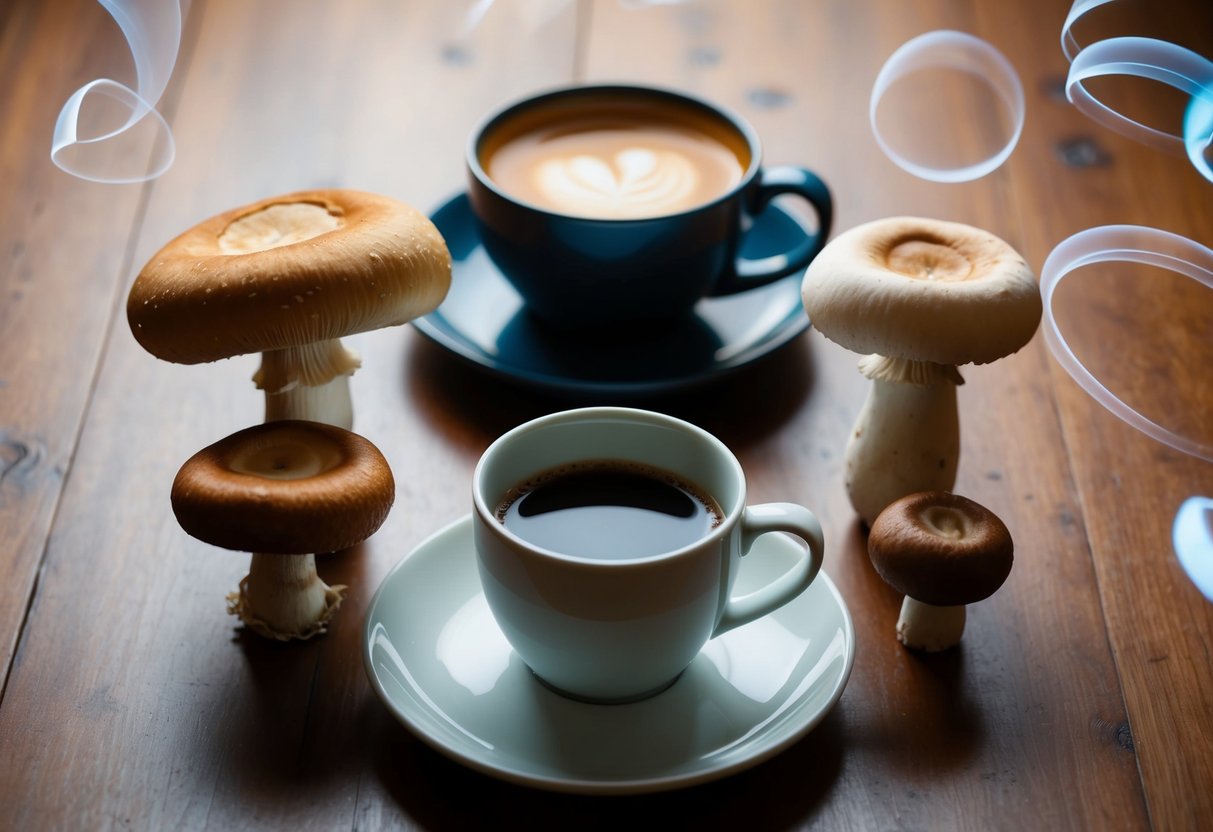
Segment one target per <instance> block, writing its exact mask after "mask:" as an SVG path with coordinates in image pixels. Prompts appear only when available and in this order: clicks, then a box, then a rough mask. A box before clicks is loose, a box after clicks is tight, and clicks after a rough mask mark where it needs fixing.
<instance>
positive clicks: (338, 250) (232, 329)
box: [126, 190, 451, 364]
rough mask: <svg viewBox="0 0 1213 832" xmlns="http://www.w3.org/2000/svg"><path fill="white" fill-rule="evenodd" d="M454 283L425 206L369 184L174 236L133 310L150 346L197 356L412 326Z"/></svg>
mask: <svg viewBox="0 0 1213 832" xmlns="http://www.w3.org/2000/svg"><path fill="white" fill-rule="evenodd" d="M450 284H451V256H450V252H448V251H447V248H446V244H445V242H443V239H442V236H441V235H440V234H439V233H438V230H437V229H436V228H435V227H434V225H433V223H431V222H430V221H429V219H428V218H426V217H425V215H424V214H421V213H420V212H418V211H416V210H414V209H413V208H410V207H409V206H407V205H405V204H403V203H401V202H397V201H396V200H394V199H391V198H389V197H385V196H378V195H376V194H368V193H363V192H361V191H349V190H321V191H302V192H299V193H294V194H287V195H285V196H279V197H273V198H271V199H265V200H262V201H260V202H255V203H253V204H252V205H246V206H244V207H242V208H236V209H235V210H232V211H228V212H226V213H223V214H220V215H218V216H216V217H212V218H211V219H209V220H206V221H204V222H202V223H200V224H198V225H196V226H195V227H194V228H191V229H190V230H189V231H186V232H185V233H184V234H182V235H181V236H179V237H177V238H176V239H175V240H173V241H172V242H170V243H169V244H168V245H166V246H165V247H164V248H162V249H161V250H160V251H159V252H157V253H156V255H155V256H154V257H152V258H151V260H149V261H148V263H147V265H145V266H144V267H143V270H142V271H141V272H140V273H139V276H138V277H137V278H136V279H135V282H134V285H132V286H131V291H130V295H129V296H128V298H127V305H126V312H127V319H128V321H129V323H130V326H131V332H132V333H133V334H134V336H135V340H137V341H138V342H139V343H140V344H141V345H142V346H143V348H144V349H146V350H147V351H148V352H150V353H152V354H153V355H155V356H156V357H158V358H162V359H164V360H165V361H174V362H177V363H179V364H197V363H200V362H204V361H215V360H218V359H220V358H230V357H232V356H234V355H245V354H247V353H256V352H265V351H267V350H277V349H284V348H287V347H297V346H302V345H304V344H311V343H315V342H317V341H327V340H332V339H334V338H340V337H342V336H345V335H351V334H353V333H356V332H364V331H367V330H372V329H379V328H381V327H385V326H395V325H398V324H403V323H407V322H408V321H410V320H412V319H413V318H416V317H417V316H419V315H424V314H426V313H428V312H431V311H433V310H434V309H435V308H436V307H437V306H438V304H439V303H441V302H442V300H443V298H444V297H445V296H446V293H447V290H448V289H449V288H450Z"/></svg>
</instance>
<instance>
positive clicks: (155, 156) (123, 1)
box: [51, 0, 187, 183]
mask: <svg viewBox="0 0 1213 832" xmlns="http://www.w3.org/2000/svg"><path fill="white" fill-rule="evenodd" d="M98 2H100V4H101V6H102V7H103V8H104V9H105V10H106V11H107V12H109V14H110V15H111V16H112V17H113V18H114V22H115V23H117V24H118V28H119V29H120V30H121V31H122V35H123V37H125V38H126V41H127V45H128V46H129V47H130V50H131V56H132V57H133V58H134V63H135V78H136V84H135V86H136V89H134V90H132V89H131V88H130V87H128V86H126V85H125V84H122V83H119V82H118V81H114V80H111V79H109V78H98V79H96V80H94V81H90V82H89V83H87V84H85V85H84V86H82V87H81V88H80V89H78V90H76V92H74V93H73V94H72V95H71V97H70V98H68V100H67V102H66V103H64V105H63V108H62V109H61V110H60V111H59V118H58V120H57V121H56V122H55V131H54V135H53V138H52V140H51V160H52V161H53V162H54V163H55V164H56V165H58V166H59V167H60V168H62V169H63V170H64V171H66V172H67V173H70V174H72V175H73V176H78V177H80V178H81V179H87V180H89V181H92V182H105V183H127V182H144V181H147V180H149V179H154V178H156V177H157V176H159V175H160V174H162V173H164V172H165V171H166V170H168V168H169V166H170V165H172V163H173V157H174V155H175V146H174V144H173V134H172V131H171V130H170V129H169V126H168V123H167V122H166V121H165V120H164V118H163V117H162V116H161V115H160V113H158V112H157V111H156V109H155V107H156V103H157V102H158V101H159V100H160V96H161V95H163V94H164V89H165V87H166V86H168V81H169V77H170V76H171V75H172V72H173V66H174V64H175V63H176V61H177V50H178V48H179V46H180V44H181V21H182V18H183V13H184V12H183V6H185V5H187V2H184V1H183V2H181V3H179V2H177V0H98Z"/></svg>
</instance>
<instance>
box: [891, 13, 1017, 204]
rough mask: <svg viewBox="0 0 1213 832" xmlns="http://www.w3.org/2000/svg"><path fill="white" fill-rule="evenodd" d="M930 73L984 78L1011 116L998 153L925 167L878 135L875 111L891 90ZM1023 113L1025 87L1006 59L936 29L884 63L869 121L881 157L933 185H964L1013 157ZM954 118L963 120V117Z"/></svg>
mask: <svg viewBox="0 0 1213 832" xmlns="http://www.w3.org/2000/svg"><path fill="white" fill-rule="evenodd" d="M929 69H943V70H949V71H953V72H964V73H968V74H970V75H973V76H976V77H978V78H980V79H982V80H983V81H984V82H985V83H986V84H988V85H989V86H990V87H991V88H992V90H993V91H994V92H995V93H997V94H998V96H999V98H1000V99H1001V100H1002V103H1003V104H1004V105H1005V106H1006V108H1007V111H1008V113H1009V114H1010V125H1011V129H1010V132H1009V133H1008V135H1007V139H1006V141H1005V142H1004V143H1003V144H1002V146H1001V147H1000V148H999V149H998V150H997V151H996V152H994V153H993V154H991V155H990V156H988V157H987V158H985V159H981V160H980V161H978V162H975V163H972V164H958V165H955V166H951V167H940V166H936V165H926V164H921V163H919V162H916V161H915V160H913V159H911V158H910V157H909V156H908V155H907V154H906V153H903V152H901V151H900V150H899V149H898V148H896V147H894V146H893V143H891V142H890V141H889V140H888V139H887V138H886V137H885V136H884V135H883V134H882V133H881V131H880V127H879V124H878V120H877V109H878V107H879V105H880V101H881V99H882V98H883V97H884V95H885V93H886V92H888V90H889V87H891V86H892V85H893V84H894V83H896V82H897V81H898V80H900V79H902V78H904V77H906V76H908V75H911V74H913V73H916V72H920V71H923V70H929ZM1024 110H1025V104H1024V95H1023V85H1022V84H1021V83H1020V80H1019V75H1018V74H1017V73H1016V72H1015V67H1013V66H1012V65H1011V62H1010V61H1009V60H1007V58H1006V56H1004V55H1003V54H1002V53H1001V52H999V51H998V50H997V49H995V48H994V47H993V46H991V45H990V44H989V43H987V42H986V41H984V40H982V39H980V38H978V37H975V36H973V35H970V34H968V33H966V32H957V31H952V30H949V29H940V30H937V31H933V32H926V33H924V34H921V35H918V36H917V37H915V38H912V39H910V40H908V41H906V42H905V43H903V44H902V45H901V46H899V47H898V48H897V50H896V51H895V52H894V53H893V54H892V55H890V56H889V59H888V60H887V61H885V63H884V66H882V67H881V68H880V72H879V73H878V74H877V76H876V81H875V83H873V85H872V94H871V97H870V99H869V101H868V123H869V125H870V126H871V128H872V134H873V136H875V138H876V143H877V144H878V145H880V149H881V150H882V151H884V154H885V156H887V157H888V158H889V159H890V160H892V161H893V163H894V164H896V165H897V166H898V167H900V168H901V169H902V170H904V171H906V172H907V173H911V174H913V175H915V176H917V177H919V178H920V179H927V180H930V181H932V182H967V181H969V180H972V179H978V178H980V177H982V176H985V175H986V174H987V173H990V172H991V171H993V170H995V169H997V168H998V167H999V166H1000V165H1002V163H1003V162H1005V161H1006V160H1007V157H1008V156H1010V155H1011V151H1013V150H1014V149H1015V145H1016V144H1017V143H1018V142H1019V136H1020V133H1022V132H1023V123H1024ZM954 115H955V116H956V117H957V118H958V119H963V118H964V117H965V115H966V114H964V113H958V114H954Z"/></svg>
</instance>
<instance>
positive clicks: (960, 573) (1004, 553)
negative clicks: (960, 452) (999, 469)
mask: <svg viewBox="0 0 1213 832" xmlns="http://www.w3.org/2000/svg"><path fill="white" fill-rule="evenodd" d="M1014 551H1015V547H1014V543H1013V542H1012V540H1011V533H1010V532H1009V531H1007V527H1006V525H1005V524H1004V523H1003V522H1002V520H1000V519H999V518H998V516H997V515H995V514H994V513H993V512H992V511H990V510H989V509H987V508H986V507H985V506H982V505H980V504H979V503H976V502H974V501H973V500H970V499H968V498H967V497H961V496H960V495H958V494H951V493H949V492H947V491H923V492H920V493H918V494H910V495H907V496H905V497H902V498H901V499H899V500H895V501H894V502H893V503H891V504H890V505H889V506H888V507H887V508H885V509H884V511H882V512H881V513H880V515H879V516H878V517H877V518H876V521H875V522H874V523H872V529H871V531H870V532H869V535H868V556H869V557H870V558H871V559H872V566H874V567H875V568H876V571H877V572H878V573H879V574H880V577H882V578H884V580H885V582H886V583H888V584H889V585H890V586H892V587H893V588H894V589H896V590H897V591H898V592H901V593H903V594H904V595H907V596H909V597H910V598H913V599H914V600H915V601H921V602H922V603H924V604H931V605H934V606H938V607H948V606H957V605H963V604H974V603H976V602H978V601H981V600H984V599H985V598H988V597H989V596H991V595H993V594H994V592H995V591H996V590H997V589H998V588H999V587H1000V586H1002V584H1003V581H1005V580H1006V579H1007V575H1009V574H1010V573H1011V564H1012V562H1013V560H1014Z"/></svg>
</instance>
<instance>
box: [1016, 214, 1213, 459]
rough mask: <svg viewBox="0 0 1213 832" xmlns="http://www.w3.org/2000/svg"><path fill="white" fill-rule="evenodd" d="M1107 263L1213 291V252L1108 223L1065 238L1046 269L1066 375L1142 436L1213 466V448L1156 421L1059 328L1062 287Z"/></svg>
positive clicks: (1043, 279) (1057, 350) (1048, 312)
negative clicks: (1056, 303) (1076, 274)
mask: <svg viewBox="0 0 1213 832" xmlns="http://www.w3.org/2000/svg"><path fill="white" fill-rule="evenodd" d="M1106 262H1122V263H1141V264H1144V265H1148V266H1155V267H1158V268H1161V269H1165V270H1167V271H1171V272H1175V273H1177V274H1182V275H1185V276H1187V277H1190V278H1192V279H1193V280H1195V281H1197V282H1199V283H1202V284H1204V285H1205V286H1206V287H1207V288H1209V289H1213V251H1211V250H1210V249H1209V248H1207V247H1206V246H1203V245H1201V244H1200V243H1196V242H1193V241H1192V240H1189V239H1188V238H1186V237H1181V236H1179V235H1178V234H1172V233H1171V232H1169V231H1160V230H1159V229H1156V228H1146V227H1144V226H1138V225H1106V226H1100V227H1098V228H1088V229H1086V230H1085V231H1080V232H1078V233H1077V234H1074V235H1073V236H1071V237H1068V238H1067V239H1065V240H1063V241H1062V242H1061V243H1059V244H1058V245H1057V247H1056V248H1054V249H1053V251H1052V252H1050V254H1049V256H1048V258H1046V260H1045V263H1044V266H1043V267H1042V268H1041V270H1040V290H1041V293H1042V295H1043V296H1044V321H1043V324H1042V327H1043V329H1044V333H1045V342H1046V343H1047V344H1048V346H1049V350H1050V351H1051V352H1052V353H1053V357H1054V358H1055V359H1056V360H1057V362H1058V363H1059V364H1061V366H1062V367H1063V368H1064V369H1065V370H1066V372H1068V373H1069V374H1070V376H1071V377H1072V378H1073V379H1074V380H1075V381H1076V382H1078V384H1079V386H1081V387H1082V388H1083V390H1085V391H1086V392H1087V393H1088V394H1089V395H1090V396H1091V397H1092V398H1093V399H1095V400H1096V401H1097V402H1099V403H1100V404H1101V405H1103V406H1104V407H1106V408H1107V409H1108V410H1109V411H1111V412H1112V413H1114V414H1115V415H1117V416H1118V417H1120V418H1121V419H1122V420H1124V421H1125V422H1126V423H1128V424H1130V425H1132V426H1133V427H1135V428H1137V429H1138V430H1139V431H1141V432H1142V433H1144V434H1146V435H1147V436H1150V437H1151V438H1153V439H1156V440H1157V441H1159V442H1162V443H1163V444H1165V445H1169V446H1170V447H1172V448H1175V449H1176V450H1178V451H1183V452H1184V453H1187V454H1190V455H1192V456H1195V457H1198V458H1200V459H1204V460H1207V461H1210V462H1213V444H1211V443H1209V442H1207V441H1202V440H1201V439H1197V438H1194V437H1190V436H1184V435H1182V434H1180V433H1177V432H1175V431H1172V430H1170V429H1168V428H1166V427H1164V426H1162V425H1160V424H1158V423H1157V422H1154V421H1152V420H1151V419H1149V418H1147V417H1146V416H1143V415H1142V414H1141V413H1139V412H1138V411H1137V410H1135V409H1134V408H1133V407H1131V406H1130V405H1128V404H1126V403H1125V402H1124V401H1122V400H1121V399H1120V398H1118V397H1117V396H1116V394H1115V393H1113V392H1112V391H1111V390H1109V389H1108V388H1107V387H1106V386H1104V384H1103V383H1102V382H1100V381H1099V379H1097V378H1096V377H1095V376H1094V375H1093V374H1092V373H1091V372H1090V370H1088V369H1087V367H1086V366H1085V365H1084V364H1083V363H1082V362H1081V361H1080V360H1079V359H1078V356H1076V355H1075V354H1074V351H1073V350H1072V349H1071V348H1070V345H1069V343H1067V341H1066V339H1065V336H1064V335H1063V334H1062V332H1061V329H1060V328H1059V327H1058V324H1057V319H1056V317H1055V316H1054V313H1053V296H1054V293H1055V292H1056V290H1057V285H1058V284H1059V283H1060V282H1061V281H1062V279H1063V278H1065V277H1066V275H1068V274H1070V273H1071V272H1073V271H1075V270H1076V269H1080V268H1082V267H1084V266H1090V265H1092V264H1094V263H1106ZM1210 383H1213V379H1211V380H1210Z"/></svg>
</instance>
